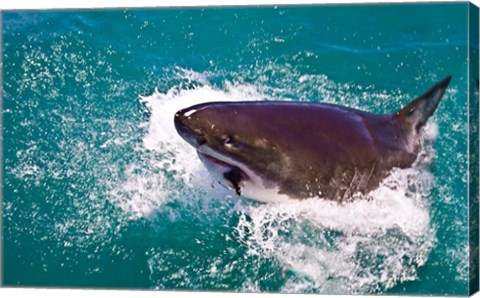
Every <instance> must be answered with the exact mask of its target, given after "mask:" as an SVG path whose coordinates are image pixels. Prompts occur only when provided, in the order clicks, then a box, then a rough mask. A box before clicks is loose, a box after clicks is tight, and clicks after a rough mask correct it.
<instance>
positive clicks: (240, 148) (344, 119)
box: [174, 76, 451, 202]
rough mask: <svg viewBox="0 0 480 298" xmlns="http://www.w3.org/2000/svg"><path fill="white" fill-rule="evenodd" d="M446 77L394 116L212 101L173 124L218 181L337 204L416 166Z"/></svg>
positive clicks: (253, 193) (255, 195) (254, 193)
mask: <svg viewBox="0 0 480 298" xmlns="http://www.w3.org/2000/svg"><path fill="white" fill-rule="evenodd" d="M450 80H451V77H450V76H449V77H447V78H445V79H443V80H442V81H440V82H439V83H437V84H436V85H435V86H433V87H432V88H431V89H430V90H428V91H427V92H426V93H425V94H423V95H421V96H419V97H417V98H416V99H414V100H413V101H412V102H410V103H409V104H408V105H407V106H405V107H404V108H403V109H401V110H399V111H398V112H396V113H393V114H385V115H378V114H372V113H369V112H364V111H360V110H356V109H352V108H348V107H342V106H339V105H333V104H322V103H299V102H279V101H259V102H211V103H204V104H199V105H195V106H192V107H189V108H187V109H183V110H181V111H178V112H177V113H176V115H175V119H174V122H175V128H176V130H177V132H178V133H179V135H180V136H181V137H182V138H183V139H184V140H185V141H187V142H188V143H189V144H190V145H192V146H193V147H194V148H195V149H196V150H197V153H198V155H199V157H200V159H201V160H202V162H203V163H204V164H205V165H206V166H207V168H208V169H209V170H210V171H211V172H212V173H213V174H214V175H216V176H217V177H218V179H219V182H220V183H222V184H225V185H226V186H227V187H230V188H232V189H233V190H234V191H235V192H236V193H237V195H243V196H245V197H248V198H251V199H254V200H258V201H263V202H276V201H282V200H285V199H306V198H314V197H319V198H323V199H327V200H334V201H338V202H348V201H351V200H353V199H354V197H355V196H353V195H354V194H356V193H361V194H367V193H368V192H370V191H372V190H374V189H376V188H378V187H379V185H380V183H381V182H382V180H383V179H385V178H386V177H387V176H388V174H389V172H390V171H391V170H392V169H393V168H408V167H411V166H412V164H413V163H414V161H415V160H416V158H417V155H418V153H419V152H420V150H421V134H420V130H421V128H422V127H423V126H424V125H425V123H426V122H427V120H428V118H429V117H430V116H431V115H432V114H433V113H434V111H435V110H436V108H437V106H438V104H439V102H440V99H441V98H442V96H443V94H444V92H445V90H446V89H447V87H448V84H449V83H450Z"/></svg>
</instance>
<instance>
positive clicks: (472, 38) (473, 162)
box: [468, 4, 480, 295]
mask: <svg viewBox="0 0 480 298" xmlns="http://www.w3.org/2000/svg"><path fill="white" fill-rule="evenodd" d="M478 10H479V9H478V7H476V6H475V5H473V4H470V5H469V17H468V19H469V24H468V26H469V34H468V38H469V47H468V51H469V53H468V57H469V67H468V68H469V69H468V71H469V84H468V88H469V90H468V94H469V121H470V123H469V128H470V130H469V175H470V180H469V211H470V212H469V224H470V229H469V230H470V235H469V241H470V283H469V294H470V295H473V294H474V293H475V292H477V291H478V287H479V278H478V275H479V272H478V271H479V268H478V255H479V251H478V250H479V235H478V233H479V208H478V207H479V199H480V198H479V181H478V179H479V119H478V117H479V85H478V84H479V75H478V72H479V70H478V68H479V57H478V48H479V36H478V34H479V29H478V27H479V18H478Z"/></svg>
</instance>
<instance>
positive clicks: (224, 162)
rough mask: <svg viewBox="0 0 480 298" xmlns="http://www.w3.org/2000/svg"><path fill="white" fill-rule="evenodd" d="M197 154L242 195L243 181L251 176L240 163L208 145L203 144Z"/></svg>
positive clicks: (209, 168)
mask: <svg viewBox="0 0 480 298" xmlns="http://www.w3.org/2000/svg"><path fill="white" fill-rule="evenodd" d="M197 154H198V156H199V157H200V160H201V161H202V162H203V163H204V164H205V165H206V166H207V168H208V170H209V171H210V172H213V173H214V174H215V175H216V176H217V177H218V176H220V177H221V178H223V179H225V180H226V181H228V182H229V185H230V186H231V187H232V188H233V189H234V190H235V193H236V194H237V195H238V196H241V195H242V182H243V181H245V180H249V179H250V177H249V175H248V174H247V173H246V171H245V170H243V169H242V168H243V167H242V166H241V165H240V164H238V163H237V162H234V161H232V160H230V159H229V158H227V157H225V156H223V155H221V154H218V153H216V152H214V151H213V150H211V149H210V148H206V146H201V147H200V148H199V149H198V150H197Z"/></svg>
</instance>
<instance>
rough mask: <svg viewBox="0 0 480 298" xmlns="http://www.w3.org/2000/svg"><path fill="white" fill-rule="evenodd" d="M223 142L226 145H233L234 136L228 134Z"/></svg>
mask: <svg viewBox="0 0 480 298" xmlns="http://www.w3.org/2000/svg"><path fill="white" fill-rule="evenodd" d="M223 143H224V144H225V145H231V144H233V137H232V136H226V137H225V139H223Z"/></svg>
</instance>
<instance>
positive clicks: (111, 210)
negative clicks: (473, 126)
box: [2, 3, 468, 294]
mask: <svg viewBox="0 0 480 298" xmlns="http://www.w3.org/2000/svg"><path fill="white" fill-rule="evenodd" d="M466 17H467V5H466V4H461V3H459V4H418V5H415V4H413V5H386V6H385V5H383V6H382V5H366V6H307V7H281V6H280V7H248V8H247V7H244V8H215V7H210V8H205V9H201V8H194V9H149V10H140V9H137V10H134V9H128V10H111V11H108V10H87V11H50V12H49V11H44V12H34V11H31V12H4V13H3V79H4V81H3V136H4V145H3V147H4V148H3V149H4V152H3V154H4V156H3V158H4V164H3V166H4V169H3V170H4V181H3V186H4V190H3V192H4V198H3V205H2V208H3V225H4V227H3V235H4V238H3V243H4V244H3V245H4V282H5V284H6V285H21V286H55V287H57V286H59V287H102V288H103V287H114V288H147V289H198V290H228V291H245V292H259V291H260V292H264V291H274V292H278V291H280V292H296V293H297V292H300V293H416V294H420V293H431V294H465V293H466V291H467V284H468V258H467V252H468V227H467V208H468V204H467V199H466V198H467V133H468V128H467V93H466V91H465V90H466V86H467V62H466V57H467V26H466ZM447 75H452V76H453V80H452V83H451V85H450V88H449V89H448V91H447V93H446V94H445V96H444V98H443V100H442V102H441V104H440V106H439V108H438V110H437V112H436V114H435V116H434V117H433V118H431V120H430V121H429V123H428V125H427V127H426V129H425V131H424V132H423V139H424V149H423V151H422V154H421V157H420V158H419V160H417V162H416V164H415V166H414V167H412V168H410V169H404V170H398V169H397V170H394V171H393V172H392V174H391V175H390V177H389V178H387V180H386V181H384V183H383V184H382V185H381V187H380V188H379V189H377V190H376V191H374V192H372V193H371V194H370V195H369V196H371V198H372V199H371V200H359V201H356V202H353V203H351V204H345V205H338V204H336V203H333V202H331V201H324V200H318V199H311V200H306V201H300V202H294V203H285V204H259V203H256V202H254V201H250V200H247V199H244V198H238V197H236V196H235V195H234V194H233V193H232V192H231V191H228V190H226V189H223V188H221V187H212V185H215V183H214V180H213V178H211V177H210V176H209V174H208V173H207V172H206V170H205V169H204V167H203V166H202V164H201V163H200V162H199V160H198V158H197V156H196V153H195V151H194V149H193V148H191V147H189V146H188V145H187V144H186V143H185V142H184V141H183V140H181V139H180V137H179V136H178V135H177V134H176V131H175V129H174V126H173V121H172V120H173V115H174V113H175V112H176V111H177V110H179V109H181V108H185V107H187V106H190V105H193V104H196V103H200V102H208V101H217V100H222V101H238V100H251V101H255V100H289V101H311V102H329V103H337V104H341V105H345V106H350V107H355V108H359V109H362V110H367V111H371V112H376V113H391V112H394V111H396V110H398V109H399V108H400V107H402V106H403V105H405V104H406V103H408V102H409V101H410V100H412V99H413V98H414V97H415V96H417V95H420V94H421V93H423V92H424V91H426V90H427V89H428V88H430V87H431V86H432V85H433V84H434V83H435V82H437V81H438V80H440V79H442V78H443V77H445V76H447ZM319 129H321V128H319Z"/></svg>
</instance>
